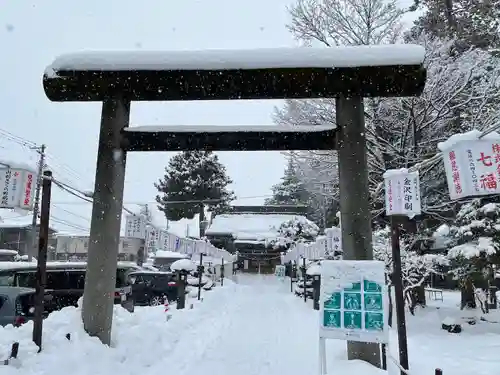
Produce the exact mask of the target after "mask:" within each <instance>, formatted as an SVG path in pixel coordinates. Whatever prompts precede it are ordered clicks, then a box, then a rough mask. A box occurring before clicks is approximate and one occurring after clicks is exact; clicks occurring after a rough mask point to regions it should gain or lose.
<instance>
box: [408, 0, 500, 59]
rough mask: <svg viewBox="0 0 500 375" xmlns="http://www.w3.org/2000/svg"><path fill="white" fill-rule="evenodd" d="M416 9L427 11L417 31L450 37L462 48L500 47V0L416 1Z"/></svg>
mask: <svg viewBox="0 0 500 375" xmlns="http://www.w3.org/2000/svg"><path fill="white" fill-rule="evenodd" d="M414 2H415V3H414V6H413V7H412V9H413V10H416V9H425V11H424V12H423V13H422V14H421V15H420V16H419V17H418V19H417V20H416V22H415V27H414V30H413V31H414V32H415V31H416V32H418V30H426V31H427V32H428V33H430V34H431V35H433V36H435V37H438V38H450V37H451V36H453V37H454V39H455V40H456V41H457V42H458V44H459V47H460V48H464V47H465V48H467V46H473V47H479V48H483V49H488V48H498V47H499V46H500V33H499V30H500V1H499V0H448V1H443V0H414Z"/></svg>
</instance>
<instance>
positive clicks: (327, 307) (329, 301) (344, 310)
mask: <svg viewBox="0 0 500 375" xmlns="http://www.w3.org/2000/svg"><path fill="white" fill-rule="evenodd" d="M383 290H384V288H383V285H381V284H378V283H376V282H375V281H372V280H367V279H363V281H362V282H359V283H352V285H350V286H348V287H345V288H343V289H342V290H339V291H337V292H334V293H331V294H330V296H329V297H328V298H326V299H325V301H324V302H323V327H324V328H330V329H343V330H351V331H356V330H358V331H361V330H366V331H372V332H373V331H375V332H376V331H383V330H384V328H385V327H384V324H385V320H386V319H385V314H384V296H383V294H382V293H383Z"/></svg>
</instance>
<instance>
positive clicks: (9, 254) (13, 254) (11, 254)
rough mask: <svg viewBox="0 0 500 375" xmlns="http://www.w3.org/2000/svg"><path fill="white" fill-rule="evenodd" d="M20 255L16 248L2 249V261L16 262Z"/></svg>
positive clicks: (0, 256)
mask: <svg viewBox="0 0 500 375" xmlns="http://www.w3.org/2000/svg"><path fill="white" fill-rule="evenodd" d="M18 256H19V254H18V252H17V251H16V250H9V249H0V262H15V261H16V259H17V257H18Z"/></svg>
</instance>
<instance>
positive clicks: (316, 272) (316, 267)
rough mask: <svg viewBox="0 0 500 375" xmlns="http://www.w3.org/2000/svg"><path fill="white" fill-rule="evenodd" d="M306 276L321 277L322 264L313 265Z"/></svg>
mask: <svg viewBox="0 0 500 375" xmlns="http://www.w3.org/2000/svg"><path fill="white" fill-rule="evenodd" d="M306 275H309V276H316V275H321V265H320V264H312V265H311V266H309V267H308V268H307V271H306Z"/></svg>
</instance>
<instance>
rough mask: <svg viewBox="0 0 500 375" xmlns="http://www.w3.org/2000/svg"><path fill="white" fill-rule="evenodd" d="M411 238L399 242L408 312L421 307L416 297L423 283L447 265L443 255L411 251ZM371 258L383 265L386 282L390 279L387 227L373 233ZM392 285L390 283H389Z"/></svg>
mask: <svg viewBox="0 0 500 375" xmlns="http://www.w3.org/2000/svg"><path fill="white" fill-rule="evenodd" d="M412 237H413V236H409V235H407V236H406V237H402V238H401V241H400V249H401V251H400V254H401V272H402V279H403V288H404V289H403V292H404V297H405V301H406V302H407V303H408V305H409V308H410V312H412V313H413V312H414V309H415V307H416V305H418V304H421V305H423V302H424V301H421V299H420V298H418V297H419V295H418V293H419V291H420V290H421V289H422V287H423V286H424V283H425V282H426V281H427V280H428V279H429V278H430V276H431V275H432V274H433V273H435V274H439V273H440V268H441V267H442V266H443V265H446V264H447V263H448V261H447V259H446V257H445V256H443V255H436V254H418V253H417V252H416V251H413V250H411V248H412V244H413V242H414V240H415V239H414V238H412ZM373 257H374V259H376V260H381V261H383V262H384V263H385V268H386V274H387V276H388V280H391V277H392V269H393V268H392V267H393V263H392V248H391V231H390V228H389V227H386V228H383V229H379V230H376V231H374V233H373ZM390 285H392V282H391V283H390Z"/></svg>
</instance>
